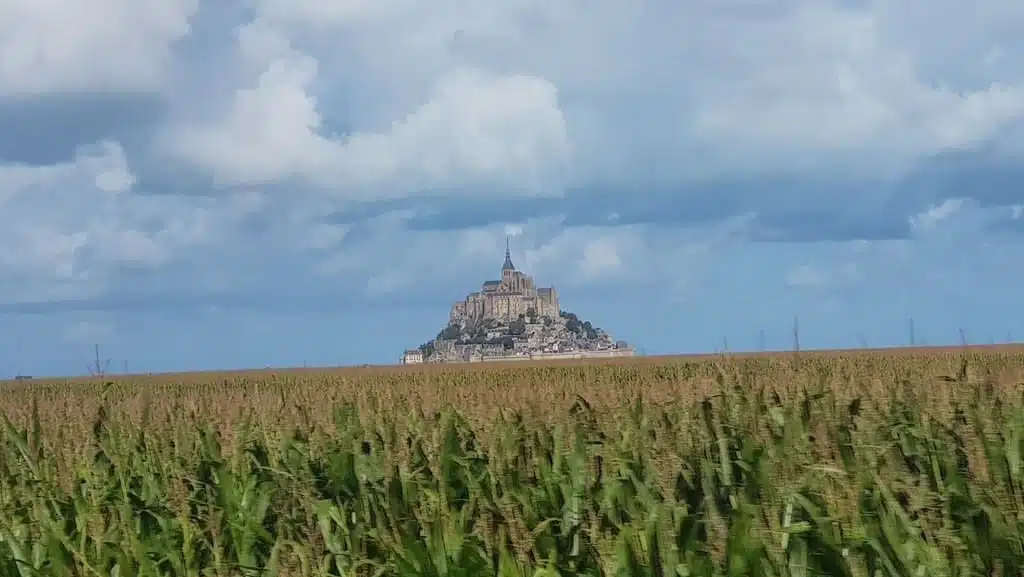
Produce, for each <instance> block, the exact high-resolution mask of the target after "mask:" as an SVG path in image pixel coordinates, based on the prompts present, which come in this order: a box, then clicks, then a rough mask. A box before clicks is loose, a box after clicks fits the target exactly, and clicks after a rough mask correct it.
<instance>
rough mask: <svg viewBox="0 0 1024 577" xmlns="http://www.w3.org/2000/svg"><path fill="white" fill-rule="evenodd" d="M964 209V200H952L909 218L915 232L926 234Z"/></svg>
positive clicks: (930, 207)
mask: <svg viewBox="0 0 1024 577" xmlns="http://www.w3.org/2000/svg"><path fill="white" fill-rule="evenodd" d="M963 208H964V199H962V198H950V199H947V200H945V201H943V202H942V203H941V204H938V205H931V206H929V207H928V208H927V209H925V210H923V211H921V212H920V213H918V214H915V215H913V216H911V217H909V219H908V220H909V222H910V226H911V228H912V229H914V230H915V231H921V232H926V231H930V230H933V229H934V228H935V227H936V226H938V225H939V224H940V223H942V222H943V221H945V220H948V219H950V218H951V217H953V216H954V215H956V214H957V213H959V212H960V211H961V209H963Z"/></svg>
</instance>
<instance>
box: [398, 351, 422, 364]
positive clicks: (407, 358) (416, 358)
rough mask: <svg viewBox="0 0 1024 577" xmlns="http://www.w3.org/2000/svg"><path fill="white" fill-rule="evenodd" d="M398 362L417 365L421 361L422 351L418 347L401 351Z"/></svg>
mask: <svg viewBox="0 0 1024 577" xmlns="http://www.w3.org/2000/svg"><path fill="white" fill-rule="evenodd" d="M399 362H400V363H401V364H403V365H418V364H421V363H423V353H422V352H421V351H420V350H419V349H409V350H407V351H405V352H404V353H402V358H401V359H400V360H399Z"/></svg>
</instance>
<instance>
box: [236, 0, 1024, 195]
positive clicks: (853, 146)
mask: <svg viewBox="0 0 1024 577" xmlns="http://www.w3.org/2000/svg"><path fill="white" fill-rule="evenodd" d="M898 4H899V5H893V4H892V3H883V2H866V3H857V4H850V3H841V2H826V3H822V2H812V1H810V0H787V1H786V2H781V3H775V4H772V5H771V6H768V5H764V4H759V3H753V4H752V3H747V2H724V3H722V2H714V3H712V2H704V1H688V2H669V1H664V0H646V1H641V2H633V3H623V2H610V1H597V2H588V3H585V4H584V3H579V2H568V3H565V2H563V3H550V2H538V1H536V0H505V1H501V2H492V3H485V4H472V5H470V4H467V3H465V2H462V1H459V0H440V1H435V2H426V1H425V0H392V1H380V2H362V1H348V2H340V3H330V5H326V4H324V3H322V2H310V1H296V2H282V1H280V0H264V1H262V2H261V3H260V4H259V7H260V11H259V16H258V18H257V20H256V25H258V26H261V27H264V28H266V29H270V30H275V31H277V32H278V33H279V34H281V35H282V36H285V37H291V38H304V37H306V36H309V37H310V38H311V40H309V41H307V42H306V45H307V46H308V47H309V50H311V52H310V53H311V54H315V55H316V58H317V61H318V63H319V66H320V69H321V70H322V71H324V72H323V73H322V74H323V78H324V80H325V83H327V84H330V83H331V82H332V81H336V82H338V83H339V84H341V85H344V86H346V87H347V88H348V89H349V90H350V91H351V93H353V94H354V95H355V96H353V98H355V99H356V101H357V102H359V103H360V104H361V105H363V108H364V110H363V111H362V114H361V115H360V116H361V117H362V118H363V119H366V118H373V119H375V121H374V122H375V123H376V124H377V125H387V124H388V123H389V122H395V123H397V125H399V126H402V125H404V123H405V122H406V121H405V120H403V119H405V118H406V117H407V116H408V115H409V111H410V110H413V109H415V108H417V107H420V106H423V104H422V103H423V101H424V95H427V94H429V93H430V91H431V87H432V86H433V87H436V86H437V85H438V84H440V83H444V82H447V81H450V79H451V78H452V77H453V75H457V74H459V73H460V72H459V71H466V70H474V71H478V72H476V73H477V74H481V75H483V77H490V78H521V79H524V82H525V79H530V82H532V83H535V86H534V88H533V90H537V91H538V93H545V94H549V93H553V92H554V91H555V90H556V89H557V92H558V94H560V95H561V94H568V95H571V96H570V97H569V98H565V99H562V98H560V99H559V101H558V102H557V103H553V102H552V101H551V100H550V99H549V98H548V97H545V98H538V102H540V101H543V102H546V103H549V104H550V105H549V104H546V105H544V106H536V107H532V108H530V107H524V109H522V111H521V112H522V117H517V118H519V122H522V123H526V122H527V119H528V118H534V119H536V120H535V121H536V122H538V123H540V122H542V121H541V120H540V119H541V118H542V117H544V115H545V114H548V115H550V116H549V119H548V120H546V121H543V122H544V124H543V125H544V126H549V127H554V126H556V125H557V124H558V123H559V120H558V119H563V118H564V120H563V121H561V122H564V125H565V129H564V132H565V137H564V140H565V141H566V142H567V144H566V145H565V146H561V145H559V148H558V149H561V150H571V151H572V156H571V159H572V161H573V171H572V174H573V175H574V176H575V177H576V178H577V179H578V180H582V181H589V179H594V178H595V177H597V176H598V175H607V174H623V173H634V174H635V172H636V171H638V170H644V169H648V170H649V169H650V166H651V162H652V161H655V160H656V161H657V162H656V165H655V167H654V169H653V171H654V172H656V173H659V174H660V173H665V174H669V175H672V177H674V178H675V179H680V178H683V179H687V178H694V177H697V176H707V175H708V174H713V175H718V174H722V173H724V172H732V171H735V170H736V169H737V168H739V169H743V170H747V171H760V170H780V169H781V170H800V171H811V172H824V171H834V170H836V169H837V168H843V167H846V168H849V169H851V170H853V169H855V170H858V171H860V173H861V174H864V171H870V172H868V174H873V173H875V172H876V171H877V170H878V169H879V168H889V169H892V170H898V169H899V168H901V167H905V166H906V165H907V163H909V162H912V161H913V160H915V159H917V158H920V157H921V156H924V155H928V154H933V153H936V152H939V151H943V150H950V149H964V148H971V147H974V146H977V145H978V144H980V143H982V142H984V141H985V140H987V139H989V138H992V137H994V136H996V135H998V134H1000V133H1001V132H1002V131H1003V130H1005V129H1006V127H1007V126H1009V125H1010V124H1012V123H1013V122H1014V121H1017V120H1019V119H1021V118H1022V116H1024V92H1022V90H1024V75H1021V74H1019V73H1017V72H1016V71H1014V70H1012V67H1006V66H999V65H998V59H996V61H993V59H992V57H989V58H988V60H989V62H990V65H989V67H988V68H987V69H986V71H985V72H984V73H982V72H978V71H977V69H978V68H979V63H980V62H982V61H984V60H985V58H986V55H989V54H990V53H998V54H1003V55H1007V54H1018V53H1019V52H1020V51H1019V47H1018V45H1020V44H1021V43H1019V42H1018V41H1017V39H1016V38H1017V34H1016V32H1015V30H1016V28H1014V26H1015V25H1016V26H1017V27H1018V28H1019V26H1021V25H1024V12H1022V11H1021V10H1020V9H1019V8H1018V7H1017V6H1016V4H1014V3H1012V2H1009V1H1008V0H992V1H991V2H987V3H986V4H985V8H984V9H975V7H973V6H968V5H962V4H956V3H952V2H943V7H944V9H945V11H944V12H943V14H944V17H943V18H934V19H928V20H927V21H921V20H920V14H921V13H922V10H923V9H922V8H921V6H923V5H922V4H921V3H920V2H914V3H909V4H908V3H898ZM904 4H906V6H904ZM911 5H912V6H913V8H911ZM964 26H966V30H968V32H963V30H962V27H964ZM947 38H954V39H955V40H956V46H957V48H958V49H957V50H953V49H950V50H946V49H944V48H942V47H941V46H939V45H941V43H942V42H940V41H937V40H936V39H942V40H943V41H944V40H945V39H947ZM937 46H939V47H938V48H937ZM1011 47H1012V49H1011ZM965 54H970V55H971V56H970V58H967V57H965ZM936 55H940V56H936ZM944 66H945V68H944ZM950 66H953V67H955V68H951V67H950ZM541 86H546V87H545V88H544V89H541ZM519 88H521V89H523V90H526V88H525V85H523V86H520V87H519ZM310 90H315V88H310ZM434 90H435V95H434V97H435V98H436V97H437V94H436V88H435V89H434ZM500 91H501V92H504V93H507V94H508V95H509V96H511V93H512V92H513V91H514V90H513V87H512V86H509V85H505V86H504V87H503V89H501V90H500ZM467 92H468V91H467ZM360 95H361V96H360ZM523 98H524V97H522V96H521V97H519V99H520V100H523ZM451 100H452V102H459V103H460V104H459V105H457V106H464V102H465V100H464V99H462V98H452V99H451ZM492 102H493V101H492ZM427 106H430V105H427ZM494 109H498V107H497V106H495V108H494ZM443 110H444V111H445V112H444V113H443V114H442V113H441V112H437V113H436V116H432V117H435V118H443V119H446V120H447V119H449V118H450V114H451V112H450V111H449V110H448V108H447V107H444V108H443ZM489 110H491V108H489ZM555 110H560V113H558V114H556V113H555V112H554V111H555ZM421 113H423V114H426V111H421ZM409 122H410V123H411V120H410V121H409ZM438 123H439V124H440V123H442V122H441V121H438ZM431 126H436V125H434V124H431ZM461 126H462V125H460V124H457V123H455V124H452V128H451V131H450V136H451V141H452V142H457V141H459V140H463V139H465V141H466V142H467V143H470V142H472V143H473V144H467V145H466V146H467V147H471V148H473V149H481V150H503V151H504V153H505V154H506V155H508V156H510V157H511V155H510V154H509V151H508V149H507V148H504V149H503V148H500V147H492V146H484V147H480V146H479V144H478V143H477V142H474V141H473V140H472V139H471V138H469V137H468V135H467V134H466V133H465V132H464V131H460V127H461ZM538 126H539V124H538ZM549 130H550V132H545V133H543V134H548V135H554V134H560V132H559V131H558V130H557V129H555V128H549ZM429 133H430V134H435V132H434V131H433V129H432V130H430V131H429ZM371 134H373V135H374V138H373V139H372V142H374V144H375V146H378V147H379V148H377V149H376V150H378V152H379V151H380V150H381V149H385V148H386V147H385V145H383V144H378V141H379V138H378V137H379V136H381V135H380V134H379V133H377V132H371ZM506 137H507V138H512V137H511V136H506ZM419 142H421V143H422V142H423V141H422V140H420V141H419ZM431 142H436V141H431ZM550 142H557V141H556V140H551V141H550ZM415 150H422V148H415ZM442 150H444V151H445V152H446V153H447V152H448V148H443V149H442ZM436 154H438V155H439V154H440V153H436ZM465 154H466V153H463V155H465ZM382 157H384V158H394V157H393V156H390V155H387V154H372V155H367V156H365V157H362V156H361V157H357V161H358V162H359V163H361V164H365V166H366V167H367V168H365V169H364V170H365V171H366V172H367V173H369V174H379V171H383V172H387V170H384V169H382V168H381V165H380V164H378V163H379V162H381V161H380V160H379V159H380V158H382ZM460 158H465V156H461V157H460ZM398 165H400V163H398V162H397V161H392V163H390V164H386V165H384V166H385V167H387V168H388V169H394V167H396V166H398ZM411 174H412V176H411V177H418V178H419V179H420V180H421V181H422V182H427V183H429V182H430V181H431V179H430V176H431V175H433V173H431V172H430V171H427V170H421V171H420V172H418V173H417V172H415V171H414V172H412V173H411ZM531 178H532V175H531V173H529V172H526V173H524V174H523V180H524V181H525V182H530V179H531Z"/></svg>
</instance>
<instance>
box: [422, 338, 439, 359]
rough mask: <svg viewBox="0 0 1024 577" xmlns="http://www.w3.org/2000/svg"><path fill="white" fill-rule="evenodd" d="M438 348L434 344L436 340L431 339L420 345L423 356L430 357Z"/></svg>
mask: <svg viewBox="0 0 1024 577" xmlns="http://www.w3.org/2000/svg"><path fill="white" fill-rule="evenodd" d="M436 350H437V349H436V348H435V346H434V341H429V342H426V343H423V344H422V345H420V352H421V353H423V358H428V357H431V356H433V355H434V352H435V351H436Z"/></svg>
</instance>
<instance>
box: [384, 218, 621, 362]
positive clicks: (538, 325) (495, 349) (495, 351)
mask: <svg viewBox="0 0 1024 577" xmlns="http://www.w3.org/2000/svg"><path fill="white" fill-rule="evenodd" d="M633 354H634V350H633V348H632V347H630V346H629V345H628V344H627V343H626V342H624V341H614V340H613V339H612V337H611V335H609V334H608V333H606V332H605V331H603V330H601V329H600V328H598V327H595V326H594V325H592V324H591V323H590V321H584V320H582V319H580V318H579V317H577V316H576V315H575V314H573V313H570V312H568V311H563V310H561V308H559V304H558V293H557V292H555V289H554V288H552V287H537V285H536V283H534V281H533V278H532V277H530V276H527V275H525V274H523V273H522V272H519V271H517V270H516V267H515V265H513V264H512V255H511V252H510V250H509V245H508V239H507V238H506V239H505V264H504V265H502V267H501V280H489V281H487V282H485V283H483V286H482V287H481V289H480V290H479V291H477V292H474V293H471V294H469V295H468V296H467V297H466V299H465V300H462V301H459V302H457V303H455V304H453V305H452V308H451V312H450V313H449V315H448V326H446V327H445V328H444V329H442V330H441V332H439V333H438V334H437V337H435V338H434V339H431V340H430V341H427V342H426V343H423V344H422V345H420V346H419V347H418V348H415V349H409V350H407V351H405V353H403V354H402V357H401V359H400V362H401V363H402V364H406V365H408V364H419V363H461V362H470V363H472V362H485V361H510V360H542V359H584V358H598V357H622V356H633Z"/></svg>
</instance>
